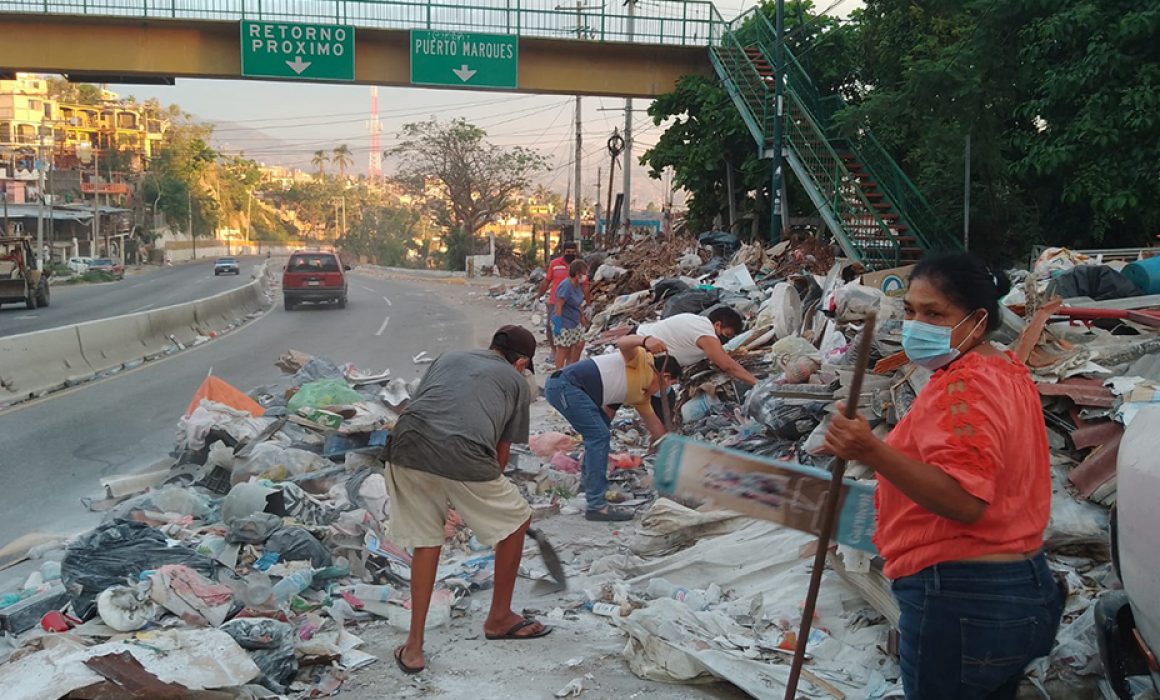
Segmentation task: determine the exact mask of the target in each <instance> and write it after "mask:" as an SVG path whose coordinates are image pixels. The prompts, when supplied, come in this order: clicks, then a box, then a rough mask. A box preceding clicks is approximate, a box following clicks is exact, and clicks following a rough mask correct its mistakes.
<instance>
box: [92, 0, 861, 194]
mask: <svg viewBox="0 0 1160 700" xmlns="http://www.w3.org/2000/svg"><path fill="white" fill-rule="evenodd" d="M606 1H608V2H618V0H606ZM641 2H642V3H643V2H647V0H641ZM835 3H836V4H835ZM715 4H716V5H717V8H718V11H719V12H720V13H721V14H722V16H724V17H725V18H727V19H728V18H732V17H735V16H737V15H738V14H740V13H741V12H742V11H744V10H746V9H748V8H750V7H752V6H754V5H755V4H757V3H756V2H754V0H717V2H716V3H715ZM815 4H816V5H817V6H819V7H822V8H826V7H830V6H833V9H832V10H831V12H832V13H834V14H839V15H845V14H848V12H849V10H850V9H852V8H853V7H856V6H857V5H858V4H859V3H858V0H820V1H819V0H815ZM108 88H109V89H111V90H113V91H115V92H118V93H120V94H121V95H122V96H128V95H132V96H134V97H136V98H137V99H145V98H148V97H155V98H157V99H158V100H159V101H161V103H162V104H166V105H168V104H178V105H180V106H181V107H182V109H183V110H185V111H186V112H189V113H191V114H193V115H194V116H195V117H196V118H198V119H199V120H202V121H207V122H212V123H215V124H217V126H216V128H215V145H216V146H217V147H219V148H221V149H222V150H225V151H227V152H231V151H236V150H244V152H245V154H246V155H247V156H248V157H251V158H253V159H255V160H258V161H263V162H271V163H277V164H280V165H287V166H295V167H300V168H302V169H305V170H311V169H312V166H311V165H310V160H311V158H312V154H313V152H314V151H316V150H320V149H325V150H331V149H333V148H334V147H335V146H338V145H340V144H346V145H347V146H349V147H350V149H351V151H352V152H353V153H354V158H355V162H354V165H353V167H352V171H354V172H365V171H366V168H367V166H368V162H369V154H370V130H369V128H368V127H369V120H370V101H371V97H370V95H371V88H370V87H369V86H355V85H336V84H306V83H279V82H262V81H229V80H187V79H179V80H178V81H177V84H176V85H175V86H145V85H109V86H108ZM582 104H583V108H582V110H581V121H582V132H583V151H582V153H583V156H582V159H581V162H582V166H583V167H582V170H583V172H582V178H581V179H582V186H581V194H582V196H584V197H586V198H589V199H593V200H594V199H595V198H596V194H597V184H596V183H597V171H598V169H600V171H601V172H600V176H601V177H600V183H601V184H600V188H601V190H602V191H601V197H600V199H601V201H604V200H605V199H606V197H607V187H608V167H609V157H608V153H607V150H606V148H605V142H606V141H607V139H608V137H609V136H610V135H611V134H612V130H613V128H614V127H620V128H621V129H622V130H623V128H624V111H623V108H624V100H623V99H619V98H599V97H585V98H584V99H583V100H582ZM574 105H575V99H574V98H573V97H567V96H555V95H528V94H519V93H516V94H512V93H495V92H487V91H467V90H429V89H418V88H393V87H381V88H379V118H380V122H381V123H382V134H381V140H382V146H383V148H384V149H388V148H390V147H391V146H392V145H393V144H395V143H397V142H398V133H399V131H400V129H401V127H402V126H403V125H404V124H406V123H408V122H414V121H422V120H425V119H428V118H430V117H432V116H434V117H437V118H439V119H443V120H446V119H451V118H456V117H463V118H465V119H466V120H467V121H469V122H471V123H473V124H475V125H477V126H480V127H482V128H484V129H485V130H486V131H487V132H488V135H489V138H490V140H491V141H492V142H494V143H496V144H500V145H505V146H516V145H518V146H525V147H528V148H533V149H536V150H538V151H540V152H541V153H543V154H545V155H546V156H547V157H548V159H549V160H550V165H549V168H550V170H549V171H548V172H546V173H542V174H540V175H539V176H538V177H537V179H536V182H537V184H544V185H545V186H547V187H549V188H551V189H553V190H555V191H557V192H560V193H561V194H563V193H564V192H565V191H566V190H567V189H568V188H569V186H570V184H569V183H570V181H571V178H572V173H573V171H574V166H573V162H574V161H573V155H574V152H575V123H574ZM634 107H635V110H636V111H635V113H634V119H633V125H634V126H633V128H634V136H635V139H634V140H635V148H634V151H635V155H636V156H639V154H640V153H641V152H643V151H644V150H645V149H646V148H648V147H650V146H652V145H654V144H655V143H656V141H657V139H658V138H659V137H660V134H661V133H662V132H663V126H654V125H653V124H652V122H651V119H650V118H649V117H648V115H647V114H646V113H645V109H646V108H647V107H648V101H647V100H639V99H638V100H635V101H634ZM255 132H259V133H255ZM633 160H634V161H635V160H636V157H634V158H633ZM393 168H394V164H393V163H390V162H384V171H385V172H386V174H387V175H390V174H391V171H392V170H393ZM632 175H633V183H632V189H633V200H634V202H635V204H636V205H637V206H640V207H643V206H644V205H645V204H647V203H649V202H656V203H660V202H662V201H663V198H664V194H665V187H664V185H663V184H662V182H661V181H660V180H653V179H650V178H649V177H648V174H647V171H646V169H645V168H643V167H641V166H639V165H636V166H635V167H634V169H633V173H632ZM614 187H615V191H617V192H619V191H620V189H621V174H620V171H619V170H618V172H617V174H616V177H615V185H614Z"/></svg>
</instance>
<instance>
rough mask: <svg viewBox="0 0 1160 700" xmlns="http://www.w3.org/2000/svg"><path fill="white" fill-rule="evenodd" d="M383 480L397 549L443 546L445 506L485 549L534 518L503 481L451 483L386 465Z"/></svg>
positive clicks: (433, 475) (525, 505) (521, 498)
mask: <svg viewBox="0 0 1160 700" xmlns="http://www.w3.org/2000/svg"><path fill="white" fill-rule="evenodd" d="M386 477H387V491H388V493H389V494H390V497H391V501H390V503H391V505H390V509H391V518H390V528H391V541H392V542H394V543H395V544H397V545H399V546H401V547H440V546H442V545H443V526H444V524H445V523H446V520H447V507H448V506H450V507H452V508H454V509H455V512H456V513H458V514H459V517H461V518H463V522H465V523H466V524H467V526H468V527H470V528H471V530H472V532H474V533H475V537H476V539H478V540H479V541H480V542H482V543H483V544H485V545H487V546H488V547H494V546H495V545H496V544H497V543H499V542H500V541H502V540H504V539H505V538H507V536H508V535H510V534H512V533H513V532H515V531H516V530H518V529H520V527H522V526H523V524H524V523H525V522H527V521H528V519H529V518H531V517H532V509H531V506H529V505H528V502H527V500H525V499H524V496H523V494H521V493H520V491H519V489H517V488H516V486H515V484H513V483H512V482H511V481H509V480H508V479H507V478H506V477H502V476H501V477H500V478H498V479H493V480H491V481H455V480H454V479H448V478H446V477H442V476H437V475H435V474H431V473H428V472H424V471H420V470H418V469H408V468H406V467H397V466H395V465H393V464H389V463H388V464H387V473H386Z"/></svg>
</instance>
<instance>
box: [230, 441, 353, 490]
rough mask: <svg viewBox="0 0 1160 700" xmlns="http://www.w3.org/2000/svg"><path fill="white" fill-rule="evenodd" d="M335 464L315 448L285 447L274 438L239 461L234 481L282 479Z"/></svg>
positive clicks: (232, 477)
mask: <svg viewBox="0 0 1160 700" xmlns="http://www.w3.org/2000/svg"><path fill="white" fill-rule="evenodd" d="M331 466H334V465H333V464H332V463H331V462H330V461H329V460H326V459H323V458H322V457H320V456H319V455H316V454H314V453H313V452H307V451H306V450H299V449H297V448H294V447H282V446H281V445H278V444H276V443H273V442H264V443H262V444H260V445H258V446H257V447H255V448H254V451H253V452H251V453H250V456H249V457H247V458H246V459H244V460H241V461H239V462H237V464H236V466H235V467H234V470H233V474H232V476H231V481H232V482H233V483H235V484H240V483H244V482H246V481H249V480H250V479H251V478H253V477H255V476H256V477H260V478H262V479H270V480H272V481H282V480H284V479H287V478H289V477H291V476H297V475H299V474H306V473H308V472H312V471H316V470H319V469H324V468H327V467H331Z"/></svg>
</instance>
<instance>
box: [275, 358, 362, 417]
mask: <svg viewBox="0 0 1160 700" xmlns="http://www.w3.org/2000/svg"><path fill="white" fill-rule="evenodd" d="M312 362H313V360H312ZM307 366H309V365H307ZM302 369H303V370H305V369H306V367H303V368H302ZM336 369H337V368H336ZM340 375H341V372H340ZM362 400H363V397H362V394H360V393H358V392H357V391H355V390H354V389H351V388H350V385H348V384H347V383H346V380H345V379H342V378H341V376H340V377H339V378H337V379H322V380H319V381H316V382H310V383H309V384H303V385H302V388H301V389H299V390H298V393H296V394H294V397H293V398H291V399H290V402H289V403H288V404H286V408H287V409H289V410H290V412H291V413H297V412H298V410H299V409H302V408H326V407H327V406H336V405H338V406H341V405H345V404H351V403H358V402H360V401H362Z"/></svg>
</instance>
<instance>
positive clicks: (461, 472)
mask: <svg viewBox="0 0 1160 700" xmlns="http://www.w3.org/2000/svg"><path fill="white" fill-rule="evenodd" d="M531 402H532V392H531V388H530V387H529V386H528V383H527V382H526V381H524V378H523V377H522V376H520V373H519V372H517V371H516V369H515V368H514V367H512V366H511V365H510V364H509V363H508V362H507V360H505V359H504V358H502V357H500V356H499V355H498V354H497V353H495V352H493V351H491V350H467V351H457V352H448V353H444V354H442V355H440V356H439V359H437V360H435V363H434V364H432V365H431V367H429V368H428V369H427V375H426V376H425V377H423V381H422V382H420V384H419V390H418V391H417V392H416V393H415V397H414V398H413V399H412V400H411V403H410V405H409V406H407V410H406V411H405V412H404V413H403V415H402V416H400V417H399V422H398V424H397V425H396V426H395V430H394V432H393V433H392V434H391V440H390V443H389V445H388V453H389V456H390V460H391V463H392V464H397V465H399V466H403V467H408V468H410V469H418V470H420V471H425V472H430V473H432V474H436V475H438V476H442V477H446V478H448V479H455V480H456V481H491V480H492V479H498V478H499V477H500V476H502V475H503V472H502V470H501V469H500V467H499V460H498V458H497V456H496V451H495V448H496V445H497V444H498V443H500V442H501V441H504V442H513V443H526V442H527V441H528V428H529V422H530V415H529V413H530V406H531Z"/></svg>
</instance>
